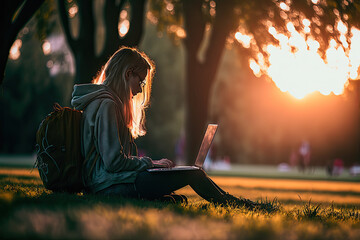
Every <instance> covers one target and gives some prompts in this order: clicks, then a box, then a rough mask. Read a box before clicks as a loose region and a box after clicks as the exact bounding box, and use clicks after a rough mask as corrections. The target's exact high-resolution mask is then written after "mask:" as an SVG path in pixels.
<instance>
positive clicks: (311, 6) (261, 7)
mask: <svg viewBox="0 0 360 240" xmlns="http://www.w3.org/2000/svg"><path fill="white" fill-rule="evenodd" d="M150 3H151V5H150V11H151V13H152V15H153V16H154V22H155V23H156V24H157V26H158V29H159V30H160V31H166V32H167V33H169V34H170V35H171V36H173V37H174V38H175V39H179V38H180V39H182V40H183V43H184V47H185V52H186V57H185V58H186V94H187V103H186V118H187V119H186V133H187V146H186V147H187V156H188V157H187V159H188V160H190V159H194V157H195V154H196V152H197V150H198V147H199V145H200V141H201V137H202V133H203V132H204V128H205V125H206V121H207V119H208V108H207V107H208V106H209V104H208V103H209V95H210V90H211V88H212V85H213V83H214V79H215V76H216V72H217V68H218V65H219V62H220V60H221V56H222V53H223V50H224V47H225V45H226V44H227V39H228V38H231V39H234V33H235V32H236V31H238V30H239V29H241V30H243V31H244V32H245V33H247V34H251V35H252V39H253V40H252V41H253V44H252V47H251V48H250V49H246V51H242V56H241V57H249V56H252V57H253V58H255V59H257V57H256V56H257V54H258V53H261V54H262V56H263V57H264V60H265V61H266V60H267V58H268V55H267V53H266V52H265V51H264V50H263V47H264V46H266V45H267V44H270V43H272V44H278V43H279V42H278V40H277V39H275V38H274V37H273V36H272V35H271V33H270V32H269V31H268V29H269V26H270V25H273V26H276V29H277V30H278V31H279V32H281V33H283V34H285V35H289V32H288V30H287V24H288V23H289V22H293V23H294V27H295V29H296V30H298V31H302V29H301V28H302V25H301V24H299V23H300V22H301V21H302V20H303V19H310V20H311V21H310V25H309V27H310V29H311V31H310V32H309V33H308V36H309V37H313V38H315V39H316V40H318V42H319V43H320V45H321V47H320V51H322V53H324V51H325V50H326V49H327V46H328V44H329V40H330V39H331V38H334V39H335V40H336V41H337V42H339V43H340V42H341V39H340V36H341V34H340V33H339V32H338V31H336V30H335V28H334V26H335V25H336V24H337V22H338V21H340V20H341V21H342V22H344V23H345V24H346V25H347V27H348V28H347V30H348V34H347V35H346V38H347V40H349V39H350V35H351V33H350V30H351V27H353V26H354V27H357V28H359V26H360V17H359V12H360V3H358V2H357V1H350V0H319V1H316V0H313V1H308V0H302V1H291V0H286V1H278V0H273V1H269V0H253V1H240V0H229V1H212V0H191V1H190V0H184V1H178V0H173V1H170V0H166V1H164V0H152V1H150ZM290 9H291V11H290ZM179 28H184V31H185V34H178V33H179V32H178V29H179ZM295 50H296V49H294V51H295Z"/></svg>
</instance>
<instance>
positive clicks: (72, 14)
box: [69, 5, 79, 18]
mask: <svg viewBox="0 0 360 240" xmlns="http://www.w3.org/2000/svg"><path fill="white" fill-rule="evenodd" d="M78 11H79V9H78V7H77V6H76V5H74V6H72V7H71V8H70V9H69V17H70V18H73V17H75V16H76V14H77V13H78Z"/></svg>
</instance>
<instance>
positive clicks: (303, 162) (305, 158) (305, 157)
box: [299, 140, 311, 172]
mask: <svg viewBox="0 0 360 240" xmlns="http://www.w3.org/2000/svg"><path fill="white" fill-rule="evenodd" d="M310 156H311V152H310V143H309V142H308V141H307V140H303V141H302V142H301V144H300V148H299V169H300V171H303V172H305V171H306V169H307V168H308V167H309V165H310Z"/></svg>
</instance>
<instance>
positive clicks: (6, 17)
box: [0, 0, 44, 85]
mask: <svg viewBox="0 0 360 240" xmlns="http://www.w3.org/2000/svg"><path fill="white" fill-rule="evenodd" d="M43 2H44V0H32V1H30V0H13V1H5V3H4V5H5V6H3V7H2V8H1V10H0V14H1V21H0V31H1V33H2V36H1V39H0V74H1V75H0V85H1V84H2V82H3V79H4V73H5V67H6V62H7V60H8V56H9V51H10V48H11V46H12V44H13V42H14V41H15V39H16V36H17V35H18V33H19V31H20V30H21V29H22V28H23V27H24V26H25V24H26V23H27V22H28V21H29V20H30V18H31V17H32V16H33V15H34V13H35V12H36V11H37V10H38V9H39V8H40V6H41V4H42V3H43Z"/></svg>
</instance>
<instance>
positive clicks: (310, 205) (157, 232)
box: [0, 164, 360, 239]
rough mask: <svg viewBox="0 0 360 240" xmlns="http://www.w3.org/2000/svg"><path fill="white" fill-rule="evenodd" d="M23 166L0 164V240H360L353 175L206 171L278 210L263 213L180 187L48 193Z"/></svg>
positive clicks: (359, 201) (359, 195) (359, 192)
mask: <svg viewBox="0 0 360 240" xmlns="http://www.w3.org/2000/svg"><path fill="white" fill-rule="evenodd" d="M24 166H25V167H24ZM30 170H31V168H30V167H29V166H28V165H21V164H19V165H16V166H14V165H12V166H10V167H9V166H6V164H3V165H2V167H0V211H1V217H0V238H1V239H8V238H26V239H28V238H40V239H41V238H42V239H48V238H56V239H64V238H66V239H68V238H71V239H79V238H80V239H360V183H358V179H356V178H354V179H352V178H347V177H346V179H343V180H344V181H343V180H341V178H336V179H327V178H319V177H315V176H313V177H312V178H310V177H308V176H307V175H306V176H304V177H303V179H299V178H298V177H296V178H293V179H288V178H285V177H284V176H280V177H276V175H275V172H274V171H270V172H272V175H270V174H268V175H264V176H259V175H258V174H259V172H258V171H257V172H256V171H255V173H256V174H250V173H251V171H248V172H247V174H243V176H241V177H238V176H234V175H235V172H232V173H231V174H228V175H227V176H220V172H217V173H216V174H215V173H213V176H212V178H213V179H214V181H215V182H217V183H218V184H219V185H220V186H221V187H223V188H224V189H225V190H226V191H228V192H230V193H232V194H234V195H237V196H243V197H246V198H250V199H253V200H256V201H263V202H272V203H273V206H276V207H280V208H279V210H278V211H270V212H267V211H262V210H253V211H250V210H247V209H244V208H233V207H230V206H226V207H220V206H214V205H212V204H209V203H207V202H205V201H204V200H202V199H200V198H199V197H198V196H196V195H195V194H194V193H193V191H192V190H191V189H190V188H188V187H187V188H184V189H181V190H180V191H178V193H181V194H186V195H187V196H188V198H189V204H188V205H184V204H166V203H162V202H149V201H140V200H130V199H121V198H115V197H100V196H85V195H81V194H77V195H72V194H54V193H51V192H49V191H47V190H45V189H44V188H43V186H42V183H41V180H40V178H39V177H38V172H37V170H36V169H35V170H34V171H32V172H30ZM259 171H260V170H259ZM333 180H336V181H333ZM345 180H346V181H345ZM352 180H353V181H352ZM274 199H275V200H274Z"/></svg>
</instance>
